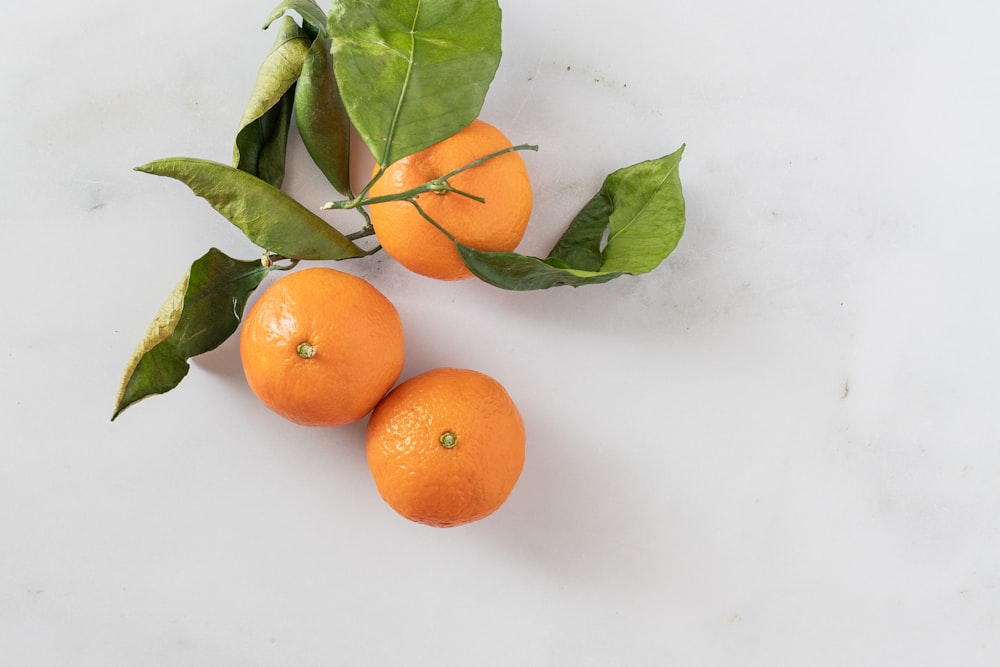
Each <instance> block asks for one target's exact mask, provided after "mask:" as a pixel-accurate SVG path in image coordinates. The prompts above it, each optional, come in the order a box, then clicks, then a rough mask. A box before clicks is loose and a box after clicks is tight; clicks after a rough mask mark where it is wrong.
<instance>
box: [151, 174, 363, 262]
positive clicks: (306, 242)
mask: <svg viewBox="0 0 1000 667" xmlns="http://www.w3.org/2000/svg"><path fill="white" fill-rule="evenodd" d="M136 170H137V171H141V172H145V173H147V174H155V175H157V176H167V177H169V178H173V179H176V180H178V181H180V182H182V183H184V184H185V185H187V186H188V187H189V188H191V191H192V192H194V194H196V195H198V196H199V197H203V198H204V199H205V200H206V201H207V202H208V203H209V204H211V205H212V208H214V209H215V210H216V211H218V212H219V213H221V214H222V215H223V216H224V217H225V218H226V219H227V220H229V221H230V222H232V223H233V224H234V225H236V226H237V227H239V228H240V230H242V231H243V233H244V234H246V236H247V238H248V239H250V240H251V241H252V242H254V243H256V244H257V245H259V246H260V247H261V248H264V249H265V250H268V251H270V252H273V253H277V254H279V255H283V256H284V257H289V258H292V259H318V260H325V259H349V258H352V257H363V256H364V255H365V254H367V253H366V252H365V251H364V250H362V249H361V248H359V247H358V246H356V245H355V244H354V243H352V242H351V241H350V240H349V239H347V237H345V236H344V235H343V234H341V233H340V232H338V231H337V230H336V229H334V228H333V227H331V226H330V225H329V224H327V222H326V221H325V220H323V219H322V218H320V217H319V216H318V215H316V214H315V213H313V212H312V211H310V210H309V209H307V208H306V207H304V206H303V205H302V204H300V203H299V202H297V201H296V200H295V199H293V198H292V197H290V196H289V195H287V194H285V193H284V192H282V191H281V190H279V189H277V188H276V187H274V186H272V185H270V184H268V183H266V182H264V181H262V180H261V179H259V178H256V177H254V176H251V175H250V174H248V173H246V172H243V171H240V170H239V169H236V168H234V167H229V166H226V165H224V164H219V163H218V162H211V161H209V160H200V159H197V158H187V157H177V158H166V159H163V160H156V161H154V162H150V163H149V164H145V165H142V166H141V167H136Z"/></svg>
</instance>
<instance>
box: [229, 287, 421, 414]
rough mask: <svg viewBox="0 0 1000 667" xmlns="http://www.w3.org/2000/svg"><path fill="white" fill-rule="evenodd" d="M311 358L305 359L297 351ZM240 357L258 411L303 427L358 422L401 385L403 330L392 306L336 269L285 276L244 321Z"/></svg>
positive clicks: (386, 300)
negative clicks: (303, 347) (307, 347)
mask: <svg viewBox="0 0 1000 667" xmlns="http://www.w3.org/2000/svg"><path fill="white" fill-rule="evenodd" d="M303 342H308V343H309V344H311V345H312V346H313V348H314V351H315V356H313V357H312V358H308V359H304V358H302V356H300V354H299V352H298V348H299V344H300V343H303ZM240 357H241V359H242V361H243V372H244V375H245V376H246V379H247V383H248V384H249V385H250V388H251V389H252V390H253V392H254V394H256V396H257V398H259V399H260V400H261V402H262V403H264V405H266V406H267V407H269V408H270V409H271V410H273V411H274V412H276V413H278V414H279V415H281V416H282V417H285V418H286V419H289V420H290V421H293V422H295V423H297V424H303V425H306V426H339V425H341V424H348V423H350V422H354V421H357V420H359V419H361V418H362V417H364V416H365V415H366V414H368V413H369V412H370V411H371V410H372V408H374V407H375V404H376V403H378V401H379V400H380V399H381V398H382V397H383V396H384V395H385V393H386V392H387V391H389V389H390V388H391V387H392V385H393V384H394V383H395V382H396V380H398V379H399V374H400V373H401V372H402V370H403V327H402V324H401V322H400V319H399V314H398V313H397V311H396V308H395V306H393V305H392V303H391V302H390V301H389V300H388V299H387V298H386V297H385V296H384V295H383V294H382V293H381V292H379V291H378V290H377V289H375V287H373V286H372V285H371V284H369V283H368V282H366V281H364V280H362V279H361V278H358V277H356V276H353V275H350V274H348V273H343V272H341V271H337V270H335V269H329V268H310V269H304V270H301V271H296V272H295V273H291V274H288V275H286V276H283V277H282V278H280V279H279V280H277V281H275V282H274V283H273V284H272V285H271V286H270V287H268V288H267V290H265V291H264V293H263V294H262V295H261V296H260V298H258V299H257V301H256V302H255V303H254V305H253V307H252V308H251V309H250V312H249V313H248V314H247V316H246V318H245V319H244V321H243V329H242V331H241V333H240Z"/></svg>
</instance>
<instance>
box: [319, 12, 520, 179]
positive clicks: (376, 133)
mask: <svg viewBox="0 0 1000 667" xmlns="http://www.w3.org/2000/svg"><path fill="white" fill-rule="evenodd" d="M327 16H328V23H327V32H328V34H329V37H330V39H331V40H332V49H333V55H334V70H335V73H336V78H337V81H338V82H339V84H340V89H341V92H342V93H343V97H344V102H345V104H346V105H347V111H348V113H349V114H350V117H351V120H352V121H353V123H354V126H355V127H356V128H357V129H358V132H359V133H360V135H361V137H362V138H363V139H364V141H365V144H366V145H367V146H368V148H369V150H371V152H372V154H373V155H374V156H375V159H376V160H377V161H378V162H379V164H382V165H387V164H391V163H392V162H395V161H396V160H398V159H400V158H402V157H406V156H407V155H410V154H411V153H415V152H417V151H419V150H422V149H424V148H426V147H428V146H430V145H432V144H435V143H437V142H438V141H441V140H442V139H445V138H447V137H449V136H451V135H452V134H455V133H456V132H458V131H459V130H460V129H462V128H463V127H465V126H466V125H468V124H469V123H471V122H472V121H473V120H474V119H475V118H476V116H478V115H479V112H480V110H481V108H482V105H483V100H484V99H485V97H486V91H487V89H488V88H489V85H490V83H491V82H492V80H493V75H494V74H495V73H496V69H497V66H498V65H499V63H500V7H499V5H498V4H497V1H496V0H383V1H381V2H372V1H371V0H333V2H332V4H331V7H330V11H329V12H328V15H327Z"/></svg>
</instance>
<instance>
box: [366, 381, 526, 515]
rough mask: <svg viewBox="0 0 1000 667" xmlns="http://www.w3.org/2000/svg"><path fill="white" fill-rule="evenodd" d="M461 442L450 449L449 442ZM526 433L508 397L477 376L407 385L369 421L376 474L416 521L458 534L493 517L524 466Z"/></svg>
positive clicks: (388, 496) (387, 494) (386, 493)
mask: <svg viewBox="0 0 1000 667" xmlns="http://www.w3.org/2000/svg"><path fill="white" fill-rule="evenodd" d="M444 433H451V434H453V435H454V436H455V440H454V446H453V447H451V448H446V447H444V446H443V445H442V444H441V436H442V434H444ZM524 444H525V431H524V422H523V420H522V419H521V415H520V413H519V412H518V410H517V407H516V406H515V405H514V402H513V401H512V400H511V398H510V396H509V395H508V393H507V391H506V390H505V389H504V388H503V386H502V385H500V383H499V382H497V381H496V380H494V379H493V378H491V377H489V376H487V375H484V374H483V373H479V372H477V371H471V370H464V369H456V368H438V369H434V370H431V371H428V372H426V373H423V374H422V375H418V376H416V377H414V378H412V379H410V380H407V381H406V382H404V383H402V384H400V385H399V386H398V387H396V388H395V389H394V390H392V392H390V393H389V395H388V396H386V397H385V398H384V399H383V400H382V402H381V403H379V404H378V406H376V408H375V410H374V411H373V412H372V416H371V418H370V419H369V421H368V432H367V439H366V451H367V455H368V467H369V469H370V470H371V473H372V477H373V478H374V480H375V486H376V488H377V489H378V492H379V494H380V495H381V496H382V498H383V500H385V501H386V503H388V504H389V506H390V507H392V508H393V509H394V510H396V512H398V513H399V514H400V515H402V516H404V517H405V518H407V519H410V520H411V521H416V522H418V523H424V524H427V525H430V526H437V527H450V526H458V525H461V524H465V523H469V522H471V521H477V520H479V519H482V518H484V517H486V516H489V515H490V514H492V513H493V512H494V511H496V510H497V509H498V508H499V507H500V506H501V505H502V504H503V503H504V501H506V500H507V498H508V496H509V495H510V492H511V490H512V489H513V488H514V485H515V484H516V483H517V479H518V477H519V476H520V474H521V469H522V468H523V467H524Z"/></svg>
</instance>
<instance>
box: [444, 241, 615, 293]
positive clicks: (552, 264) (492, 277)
mask: <svg viewBox="0 0 1000 667" xmlns="http://www.w3.org/2000/svg"><path fill="white" fill-rule="evenodd" d="M455 246H456V247H457V248H458V254H459V255H460V256H461V257H462V261H463V262H465V265H466V266H467V267H469V270H470V271H472V273H473V274H474V275H475V276H476V277H477V278H479V279H480V280H482V281H484V282H487V283H489V284H491V285H493V286H495V287H501V288H503V289H509V290H519V291H527V290H537V289H548V288H550V287H558V286H561V285H570V286H571V287H581V286H583V285H596V284H597V283H606V282H608V281H609V280H612V279H614V278H617V277H618V276H620V275H622V274H621V273H601V272H597V271H586V270H580V269H573V268H570V267H569V266H567V265H565V264H563V263H562V262H560V261H559V260H556V259H540V258H538V257H530V256H528V255H521V254H518V253H516V252H489V251H485V250H476V249H474V248H470V247H469V246H466V245H463V244H461V243H457V242H456V243H455Z"/></svg>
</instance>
